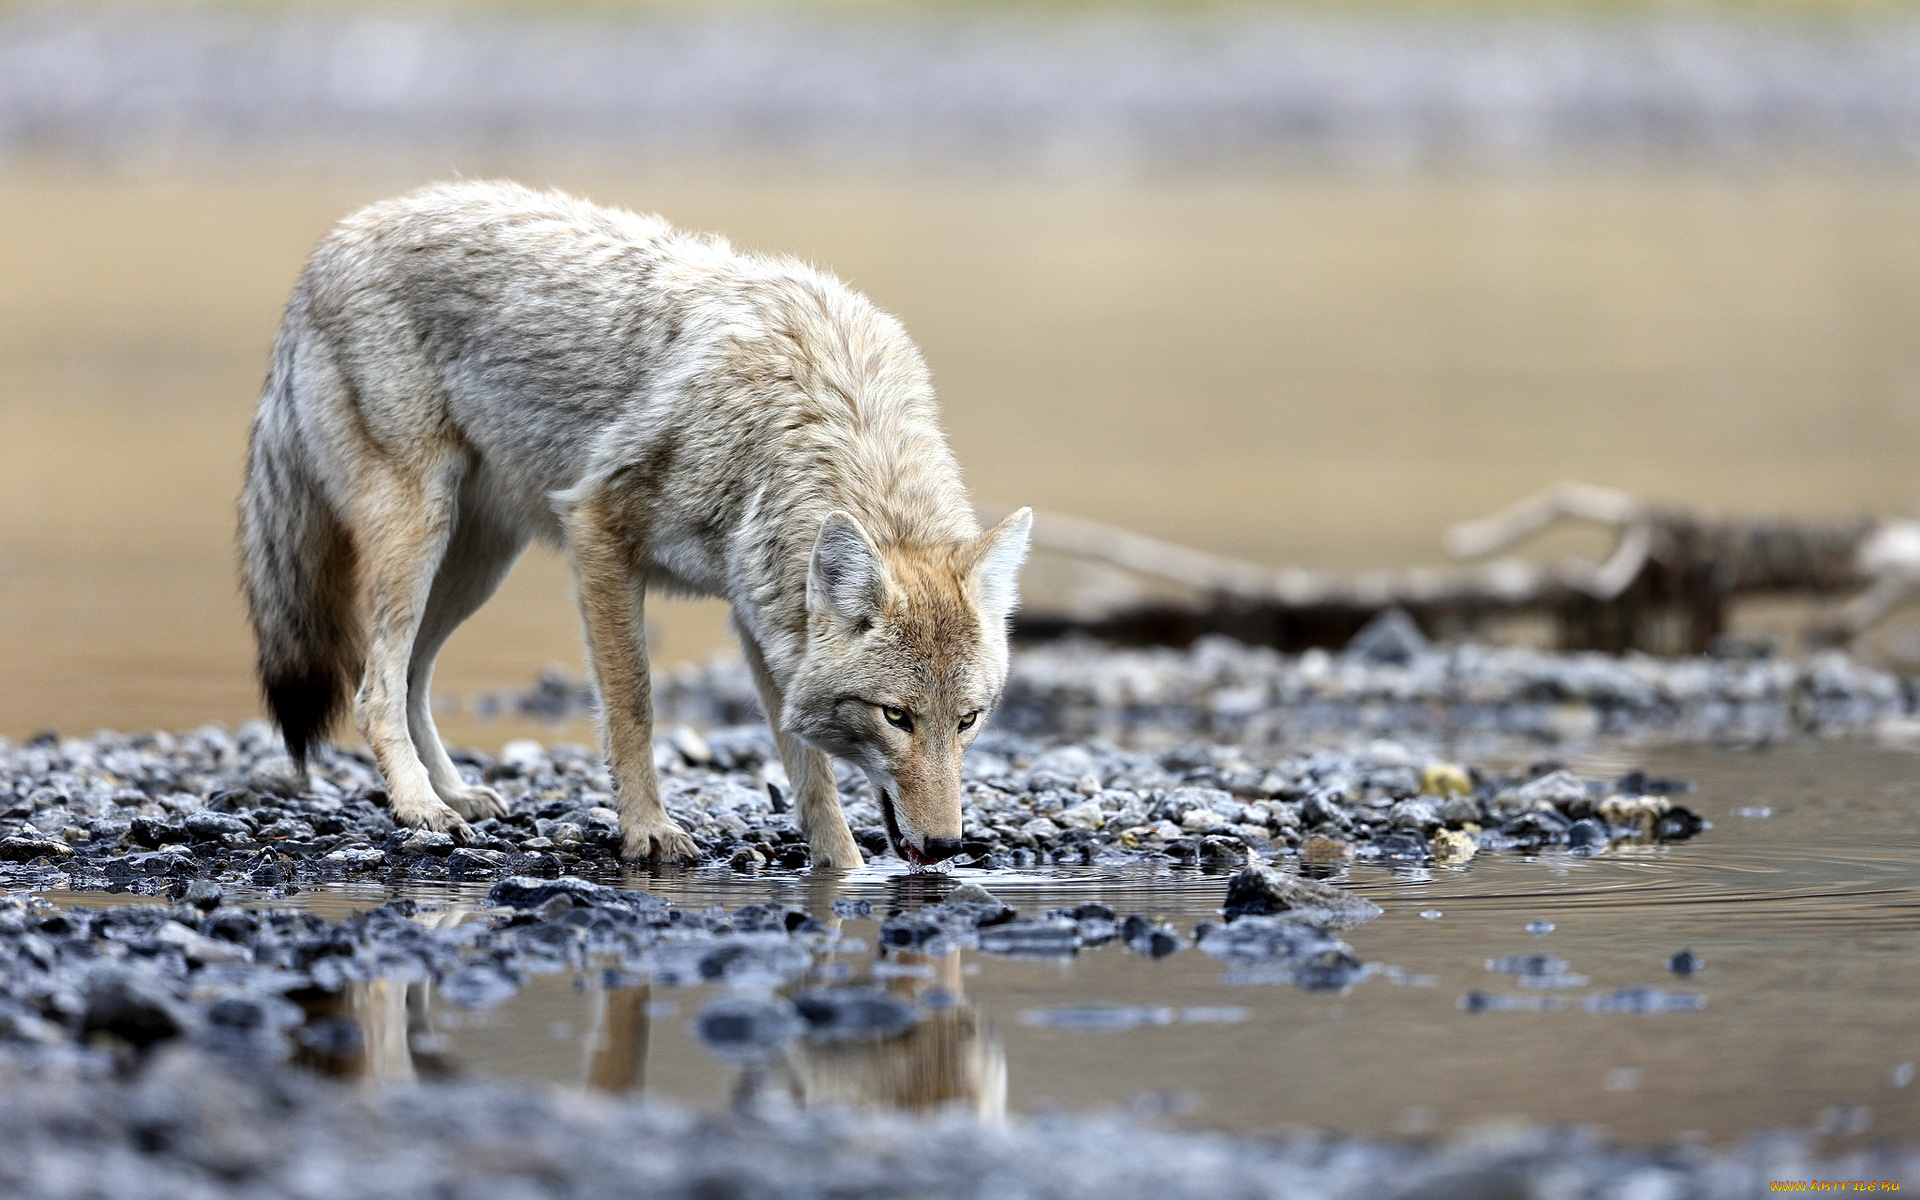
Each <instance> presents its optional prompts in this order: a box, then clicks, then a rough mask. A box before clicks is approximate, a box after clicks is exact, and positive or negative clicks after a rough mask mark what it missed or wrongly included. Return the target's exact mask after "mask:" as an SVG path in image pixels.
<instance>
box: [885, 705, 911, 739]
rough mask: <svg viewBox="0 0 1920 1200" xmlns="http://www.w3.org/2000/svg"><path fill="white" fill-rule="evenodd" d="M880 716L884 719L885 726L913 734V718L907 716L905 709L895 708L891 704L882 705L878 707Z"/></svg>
mask: <svg viewBox="0 0 1920 1200" xmlns="http://www.w3.org/2000/svg"><path fill="white" fill-rule="evenodd" d="M880 715H881V716H883V717H885V718H886V719H887V724H889V725H891V726H893V727H894V728H895V729H903V730H905V731H906V732H908V733H912V732H913V718H912V717H910V716H908V715H907V710H906V709H904V708H895V707H894V706H893V705H891V704H882V705H881V706H880Z"/></svg>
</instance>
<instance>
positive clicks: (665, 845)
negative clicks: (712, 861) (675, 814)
mask: <svg viewBox="0 0 1920 1200" xmlns="http://www.w3.org/2000/svg"><path fill="white" fill-rule="evenodd" d="M621 824H622V825H623V826H625V829H624V836H623V837H622V838H621V842H620V857H621V858H624V859H627V860H628V861H637V860H639V859H650V860H652V861H654V862H662V863H690V862H695V861H698V859H699V858H700V847H699V846H697V845H695V844H694V841H693V839H692V838H690V837H688V836H687V831H686V830H684V829H682V828H680V826H678V825H676V824H674V822H673V819H672V818H671V817H666V816H661V817H657V818H655V819H654V820H651V821H632V820H623V821H622V822H621Z"/></svg>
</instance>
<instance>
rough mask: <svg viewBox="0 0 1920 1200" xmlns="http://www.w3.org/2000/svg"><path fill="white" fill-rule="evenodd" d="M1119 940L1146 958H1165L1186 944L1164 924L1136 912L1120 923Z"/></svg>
mask: <svg viewBox="0 0 1920 1200" xmlns="http://www.w3.org/2000/svg"><path fill="white" fill-rule="evenodd" d="M1120 940H1121V941H1122V942H1123V943H1125V944H1126V947H1127V949H1129V950H1131V951H1133V952H1134V953H1135V954H1144V955H1146V956H1147V957H1148V958H1165V957H1166V956H1167V955H1169V954H1172V953H1174V952H1175V951H1177V950H1179V949H1180V948H1181V947H1182V946H1184V945H1186V942H1185V941H1184V940H1183V939H1182V938H1181V937H1180V935H1179V934H1177V933H1175V932H1174V931H1173V930H1172V929H1170V928H1168V927H1167V926H1166V925H1165V924H1161V923H1157V922H1154V921H1151V920H1149V919H1147V918H1146V917H1143V916H1141V915H1140V914H1138V913H1135V914H1133V915H1131V916H1129V917H1127V919H1126V920H1124V921H1122V922H1121V923H1120Z"/></svg>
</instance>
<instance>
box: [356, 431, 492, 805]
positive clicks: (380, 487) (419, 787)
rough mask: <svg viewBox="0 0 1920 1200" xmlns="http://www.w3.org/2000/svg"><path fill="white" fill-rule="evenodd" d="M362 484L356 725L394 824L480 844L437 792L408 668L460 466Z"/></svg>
mask: <svg viewBox="0 0 1920 1200" xmlns="http://www.w3.org/2000/svg"><path fill="white" fill-rule="evenodd" d="M355 483H356V487H355V490H354V496H353V501H352V506H353V507H352V519H351V524H352V526H353V534H354V542H355V545H356V547H357V549H358V550H359V552H360V561H361V564H362V566H361V572H362V573H361V580H362V586H363V587H364V588H365V592H366V594H365V602H364V605H363V609H362V611H364V612H365V613H366V623H367V665H366V672H365V674H364V675H363V676H362V678H361V682H360V691H359V693H358V694H357V695H356V696H355V697H354V702H353V715H354V721H355V723H356V724H357V725H359V727H360V733H361V735H362V736H363V737H365V738H366V739H367V745H368V746H369V747H371V748H372V750H373V757H374V759H375V761H377V762H378V763H379V764H380V771H381V774H383V775H385V776H386V779H387V795H388V796H389V797H391V798H392V801H393V818H394V820H396V821H398V822H399V823H400V824H402V825H408V826H412V827H414V828H417V829H435V830H440V831H443V832H446V833H451V834H454V835H455V836H457V837H461V838H466V837H470V836H472V830H470V829H469V828H468V827H467V823H466V821H465V820H464V819H462V818H461V816H460V814H459V813H457V812H455V811H454V810H453V809H451V808H449V807H448V806H447V804H446V803H445V802H444V801H443V800H441V799H440V797H439V796H438V795H437V794H436V793H435V792H434V788H433V781H432V779H431V778H430V777H429V776H428V774H427V768H426V766H425V764H423V763H422V762H421V761H420V754H419V752H418V751H417V750H415V748H414V744H413V738H412V736H411V734H409V732H408V729H407V676H408V673H409V672H408V667H409V665H410V663H411V662H412V659H413V644H414V639H415V638H416V637H418V636H419V633H420V623H421V620H422V618H423V617H424V616H425V614H426V609H427V597H428V596H429V595H430V594H431V592H432V589H433V580H434V576H435V575H436V574H437V573H438V571H439V569H440V562H441V559H442V558H443V557H444V556H445V554H446V549H447V541H448V538H449V536H450V534H451V532H452V531H451V526H452V523H453V513H454V504H455V495H456V492H457V488H458V486H459V484H458V466H457V464H456V463H454V462H453V461H451V460H450V459H449V460H442V461H438V462H430V463H427V464H423V467H412V466H411V464H398V465H387V464H382V465H381V466H379V467H370V468H368V469H366V470H364V471H363V472H362V474H361V477H360V478H359V479H358V480H356V481H355Z"/></svg>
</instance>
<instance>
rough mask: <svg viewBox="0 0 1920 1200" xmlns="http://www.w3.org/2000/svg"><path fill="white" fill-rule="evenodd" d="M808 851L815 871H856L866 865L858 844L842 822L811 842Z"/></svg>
mask: <svg viewBox="0 0 1920 1200" xmlns="http://www.w3.org/2000/svg"><path fill="white" fill-rule="evenodd" d="M808 851H809V853H810V855H811V856H812V859H813V869H814V870H816V871H857V870H859V869H860V868H861V867H864V866H866V865H867V860H866V858H865V857H864V856H863V855H862V854H861V853H860V844H859V843H858V842H856V841H854V840H853V834H851V833H849V832H848V831H847V827H846V826H845V825H844V824H843V825H841V826H840V828H839V829H837V830H834V831H833V832H832V833H829V834H827V835H825V836H824V837H821V838H820V839H818V840H817V841H814V842H812V843H811V844H810V845H809V846H808Z"/></svg>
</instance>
